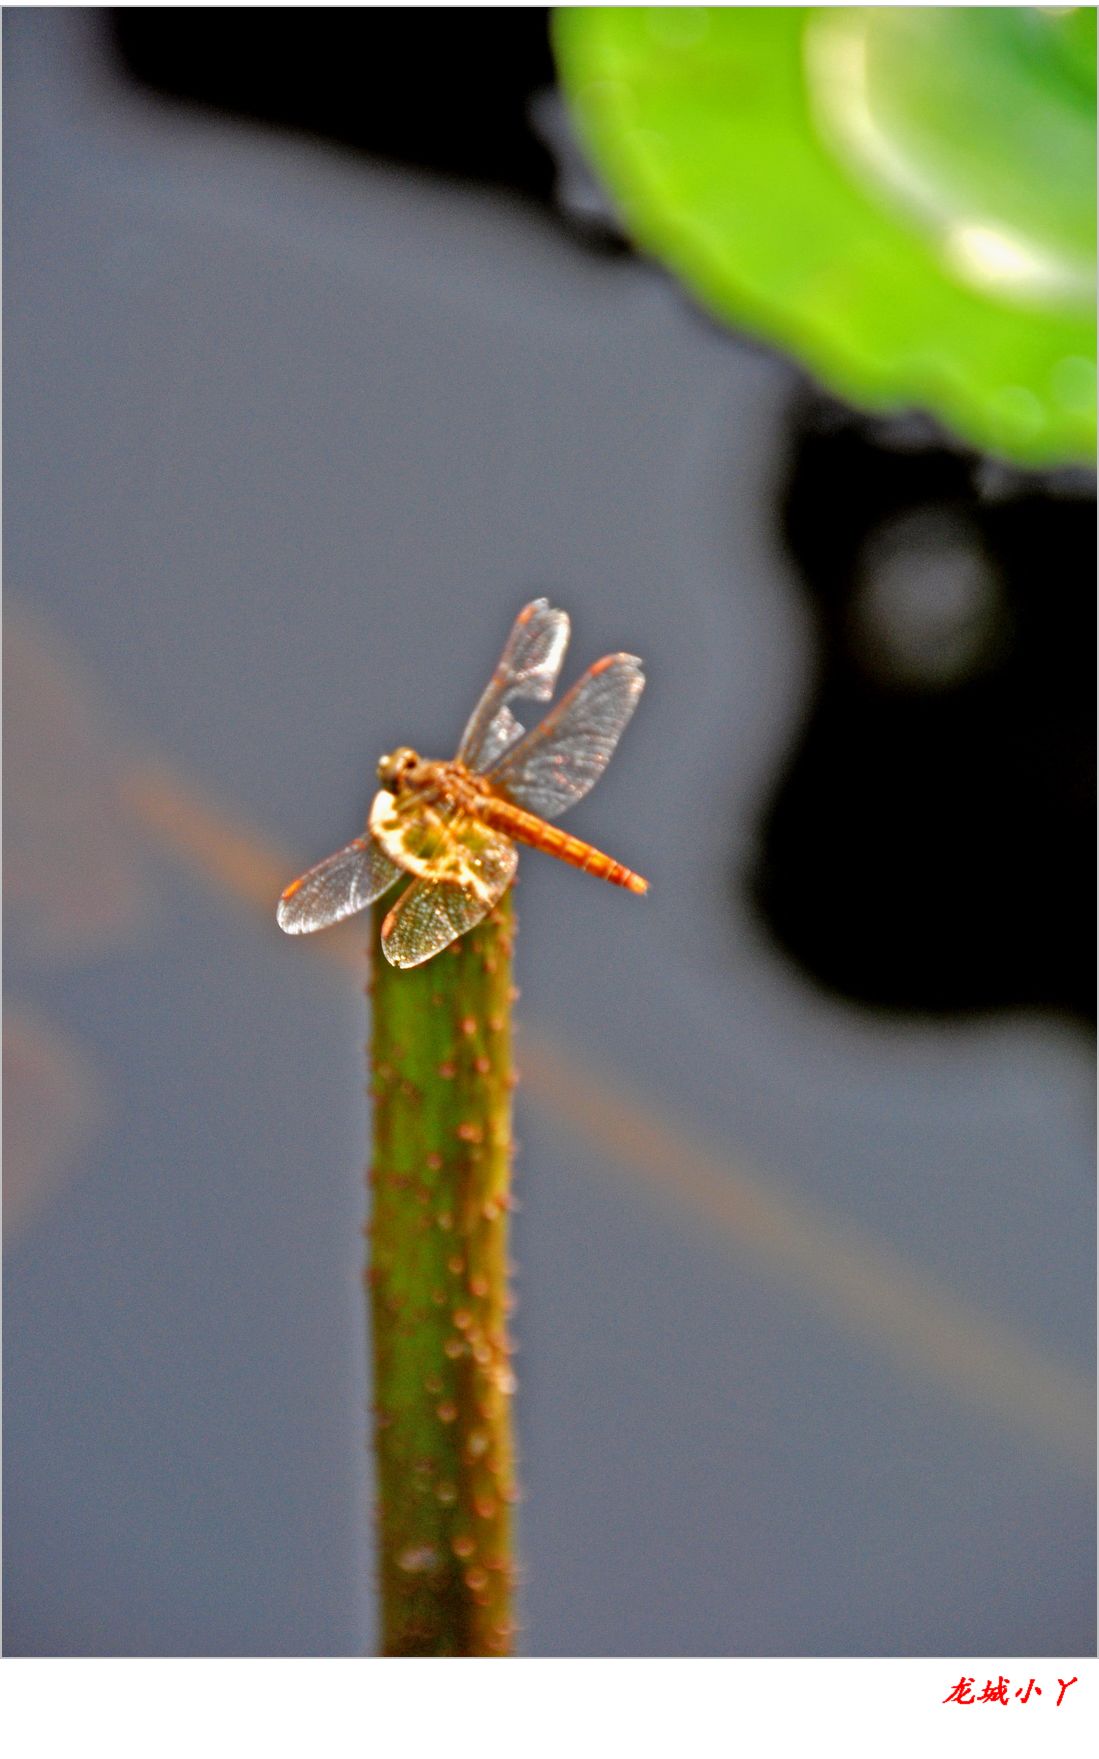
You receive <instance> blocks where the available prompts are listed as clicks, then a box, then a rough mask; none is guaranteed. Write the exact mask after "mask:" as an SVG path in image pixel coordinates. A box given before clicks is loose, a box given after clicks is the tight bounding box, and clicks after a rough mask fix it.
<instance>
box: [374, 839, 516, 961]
mask: <svg viewBox="0 0 1099 1759" xmlns="http://www.w3.org/2000/svg"><path fill="white" fill-rule="evenodd" d="M517 862H518V855H517V852H516V849H515V845H514V843H511V842H509V841H508V839H507V838H506V837H496V838H495V839H494V847H493V849H492V851H491V853H489V852H486V851H485V850H482V851H481V853H480V855H479V857H478V858H477V864H476V869H475V872H476V879H477V883H476V884H475V885H458V884H455V883H454V881H452V880H431V879H417V880H413V882H412V884H411V885H410V886H409V888H408V890H407V891H405V892H402V893H401V895H400V897H399V898H398V899H397V902H396V904H394V906H393V908H392V910H391V911H390V912H389V915H388V916H387V917H386V919H385V921H384V923H383V924H382V951H383V952H384V954H385V956H386V958H387V959H388V960H389V963H390V964H391V965H400V966H409V965H422V964H423V963H424V960H425V959H430V958H432V957H433V955H434V954H436V953H439V952H441V951H442V949H443V948H444V947H448V946H449V945H450V943H451V941H456V940H457V939H458V936H459V935H462V934H465V932H466V930H467V929H470V928H475V927H476V926H477V924H478V923H479V922H480V921H481V920H482V918H483V917H485V916H487V915H488V913H489V911H490V910H491V909H492V907H493V905H494V904H496V903H498V902H499V900H500V899H501V898H502V897H503V895H504V893H505V892H506V891H507V888H508V886H509V885H510V884H511V881H512V879H513V878H514V877H515V868H516V865H517Z"/></svg>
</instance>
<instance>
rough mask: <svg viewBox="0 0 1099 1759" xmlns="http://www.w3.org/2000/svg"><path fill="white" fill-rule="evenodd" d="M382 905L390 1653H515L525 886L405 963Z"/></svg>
mask: <svg viewBox="0 0 1099 1759" xmlns="http://www.w3.org/2000/svg"><path fill="white" fill-rule="evenodd" d="M386 908H387V906H386V903H385V901H382V902H381V903H379V904H378V905H376V906H375V910H374V932H373V935H372V944H373V952H372V959H373V967H372V981H371V992H372V996H373V1021H374V1025H373V1041H372V1047H371V1050H372V1092H373V1099H374V1158H373V1165H372V1168H371V1174H370V1182H371V1187H372V1192H373V1205H372V1218H371V1224H370V1237H371V1247H370V1263H369V1270H368V1283H369V1293H370V1308H371V1316H372V1322H373V1325H372V1330H373V1357H374V1438H375V1456H376V1463H377V1494H378V1550H379V1572H380V1585H381V1622H382V1636H381V1649H382V1653H383V1654H385V1655H506V1654H508V1653H509V1652H510V1650H511V1647H512V1637H513V1632H514V1625H513V1621H512V1612H511V1598H512V1585H513V1565H512V1557H511V1527H512V1522H511V1507H512V1503H513V1502H514V1500H515V1491H514V1476H513V1473H514V1467H513V1449H512V1439H511V1413H510V1403H511V1401H510V1394H511V1391H512V1387H513V1384H514V1382H513V1377H512V1372H511V1365H510V1350H509V1342H508V1331H507V1309H508V1304H509V1303H508V1292H507V1236H508V1207H509V1201H510V1196H509V1173H510V1162H511V1089H512V1084H513V1083H512V1074H511V1024H510V1021H511V999H512V994H513V992H512V989H511V942H512V930H513V912H512V900H511V893H510V891H509V892H508V893H507V894H506V895H505V897H504V898H503V900H502V901H501V903H500V904H499V905H498V906H497V908H496V909H495V910H494V911H493V912H492V914H491V915H490V916H489V917H488V918H486V920H485V921H484V922H483V923H481V924H480V926H479V927H477V928H475V929H472V930H471V931H470V932H469V933H468V934H466V935H463V936H462V937H461V938H460V939H459V940H457V941H455V942H454V943H453V945H452V946H450V947H448V948H447V949H446V951H445V952H442V953H439V954H437V955H436V957H435V958H433V959H429V960H428V961H427V963H426V964H424V965H421V966H418V967H415V968H414V969H412V970H408V971H399V970H395V969H394V968H393V967H392V966H390V965H389V964H388V963H387V961H386V959H385V956H384V954H383V953H382V951H381V946H380V929H381V923H382V920H383V918H384V916H385V913H386Z"/></svg>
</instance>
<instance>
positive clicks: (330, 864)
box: [277, 836, 401, 934]
mask: <svg viewBox="0 0 1099 1759" xmlns="http://www.w3.org/2000/svg"><path fill="white" fill-rule="evenodd" d="M400 871H401V870H400V868H399V867H398V866H397V864H396V862H393V861H390V859H389V857H388V856H387V855H386V854H385V853H384V852H383V850H381V849H380V848H379V847H378V845H377V843H375V841H374V839H373V837H369V836H367V837H356V838H355V841H354V842H353V843H348V844H347V846H346V848H344V849H337V851H336V853H335V855H330V856H329V857H328V859H327V860H326V861H321V862H319V863H318V864H317V866H316V867H311V868H310V869H309V872H308V873H303V874H302V876H301V878H300V879H296V880H294V882H293V883H292V884H291V885H289V886H287V888H286V890H285V892H284V893H283V894H282V897H281V898H280V899H279V907H278V913H277V914H278V924H279V927H280V928H282V929H285V930H286V933H287V934H312V932H313V930H314V929H316V928H327V927H328V926H329V924H330V923H333V922H342V920H343V918H344V917H345V916H354V914H355V912H356V911H357V910H365V908H366V906H367V905H368V904H372V903H373V902H374V900H375V898H380V897H381V895H382V893H383V892H385V891H388V889H389V887H390V886H391V885H392V884H393V882H394V880H395V879H397V878H398V876H399V874H400Z"/></svg>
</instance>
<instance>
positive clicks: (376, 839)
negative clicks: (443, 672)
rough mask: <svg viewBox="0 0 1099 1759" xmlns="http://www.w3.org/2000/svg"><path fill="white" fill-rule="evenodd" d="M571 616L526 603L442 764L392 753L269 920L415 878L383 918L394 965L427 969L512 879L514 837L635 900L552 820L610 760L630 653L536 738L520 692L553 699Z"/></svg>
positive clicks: (633, 702)
mask: <svg viewBox="0 0 1099 1759" xmlns="http://www.w3.org/2000/svg"><path fill="white" fill-rule="evenodd" d="M568 640H569V619H568V614H567V613H566V612H565V611H560V610H556V609H554V608H553V606H551V605H550V603H549V601H548V599H534V600H533V601H532V603H530V604H529V605H526V606H524V608H523V609H522V610H521V611H520V613H519V615H518V617H517V618H516V619H515V623H514V626H513V628H512V631H511V634H510V635H509V637H508V640H507V644H506V646H505V648H504V651H503V653H502V654H501V656H500V660H499V663H498V665H497V667H496V669H495V671H494V672H493V674H492V677H491V679H490V680H489V682H488V685H487V686H486V688H485V690H484V692H483V693H482V695H481V698H480V701H479V702H478V703H477V706H476V708H475V709H474V711H473V713H472V715H471V716H470V718H469V721H468V723H467V725H466V729H465V732H464V733H463V734H462V741H461V744H460V745H459V747H458V753H457V756H456V757H454V758H452V759H451V760H450V761H449V762H447V761H442V760H434V759H429V758H423V757H420V756H419V755H418V753H416V752H415V751H413V750H412V749H411V748H410V747H409V746H407V745H401V746H398V747H397V749H396V751H391V752H390V753H389V754H388V755H387V756H385V757H383V758H382V759H381V762H380V763H379V764H378V781H379V782H380V784H381V787H380V788H379V790H378V792H377V794H376V795H375V796H374V800H373V804H372V805H371V808H370V815H369V818H368V821H367V827H366V831H365V834H364V835H363V836H360V837H356V838H355V839H354V840H353V841H352V842H350V843H348V844H346V845H345V846H344V848H342V849H337V851H336V853H335V854H334V855H329V856H328V858H327V860H325V861H322V862H320V863H318V865H317V866H316V867H311V868H310V869H309V870H308V872H307V873H303V874H302V875H301V877H300V878H299V879H296V880H294V881H293V882H292V884H290V885H288V886H287V888H286V890H285V891H284V892H283V894H282V897H281V898H280V899H279V905H278V913H277V914H278V922H279V926H280V928H283V929H285V931H286V933H287V934H311V933H312V932H313V931H314V929H318V928H327V927H329V926H330V925H331V924H332V923H335V922H341V921H343V919H344V918H345V917H348V916H353V915H354V914H355V913H356V911H359V910H364V909H365V908H366V906H367V905H368V904H372V903H373V902H374V901H375V899H377V898H380V897H382V896H383V895H384V894H385V893H386V892H387V891H388V890H389V889H390V887H391V886H394V885H396V883H397V881H398V880H400V879H402V878H403V879H408V880H410V881H411V883H410V884H409V885H407V886H406V888H405V890H404V891H403V892H402V893H401V895H400V897H399V898H398V899H397V902H396V903H395V904H394V906H393V908H392V909H391V910H390V911H389V913H388V915H387V916H386V918H385V920H384V922H383V924H382V950H383V952H384V953H385V956H386V958H387V959H388V960H389V963H390V964H391V965H396V966H400V967H407V966H413V965H422V964H423V963H424V961H425V960H426V959H431V958H433V957H434V955H435V954H436V953H439V952H441V951H442V950H443V948H444V947H447V946H449V945H450V943H451V942H452V941H455V940H457V939H458V937H459V935H463V934H465V933H466V931H467V930H468V929H471V928H474V927H475V926H476V924H477V923H478V922H480V921H481V920H482V919H483V918H484V917H485V916H487V914H488V912H489V911H490V910H491V909H492V908H493V907H494V906H495V905H496V904H497V903H498V902H499V900H500V899H501V898H502V897H503V895H504V893H505V892H506V891H507V888H508V886H509V885H510V884H511V882H512V880H513V879H514V878H515V870H516V867H517V865H518V860H519V854H518V850H517V848H516V844H517V843H525V844H528V845H529V846H530V847H532V848H535V849H544V850H545V851H546V853H547V854H549V855H554V856H556V857H557V859H558V860H559V861H566V862H568V863H570V864H571V865H572V866H573V867H578V868H580V869H581V870H582V871H583V872H585V873H592V874H595V875H596V876H597V877H598V878H599V879H604V880H609V881H610V883H611V884H612V885H616V886H624V887H625V888H626V890H627V891H630V892H636V893H642V892H646V891H647V890H648V881H647V880H643V879H642V878H641V876H640V874H636V873H633V872H632V871H631V869H630V868H628V867H625V866H624V865H623V864H622V862H620V861H615V860H613V859H612V857H611V856H609V855H604V854H603V853H602V852H601V851H600V850H598V849H594V848H592V846H591V844H590V843H584V842H582V841H581V840H580V838H579V837H571V836H569V835H568V833H567V832H565V831H561V830H559V829H558V828H557V826H556V825H553V824H550V823H549V822H548V821H549V820H550V819H554V818H556V817H558V815H559V814H560V813H562V812H565V811H566V810H567V808H568V807H570V806H573V805H575V803H576V802H577V801H578V800H582V799H583V797H584V795H585V794H587V792H588V791H589V789H590V788H592V787H594V785H595V783H596V782H597V781H598V780H599V778H600V776H601V775H602V774H603V771H604V770H605V769H606V767H607V764H608V763H609V761H610V758H611V754H612V752H613V751H614V748H615V746H616V745H617V744H618V741H619V738H620V737H621V735H622V731H623V728H624V727H625V726H626V723H627V722H628V721H629V719H630V716H631V715H632V714H633V711H634V709H635V708H636V707H637V702H638V698H639V697H640V695H641V692H642V690H643V689H644V686H645V679H644V676H643V674H642V670H641V661H640V660H639V659H638V658H637V657H636V655H634V654H607V655H605V656H604V658H603V659H601V660H597V661H596V662H595V664H594V666H591V667H590V668H589V670H588V671H587V672H585V674H584V676H583V677H582V678H581V679H579V681H578V682H577V683H576V684H574V685H573V686H572V689H571V690H569V691H567V692H566V694H565V695H564V696H563V697H562V698H561V700H560V701H559V702H558V703H557V705H556V707H555V708H553V709H552V710H551V711H550V712H549V714H547V715H546V716H545V718H544V720H542V721H541V722H539V724H538V725H537V726H536V727H534V728H533V729H532V731H531V732H529V733H528V732H525V730H524V728H523V727H522V725H521V724H520V722H519V720H518V719H517V717H516V715H515V713H514V712H513V710H512V707H511V704H512V702H513V701H514V700H515V699H516V698H520V699H523V700H526V701H531V702H549V701H550V699H551V698H552V696H553V693H554V691H555V689H556V687H557V679H558V675H559V673H560V670H561V663H562V661H563V659H564V657H565V649H566V647H567V646H568Z"/></svg>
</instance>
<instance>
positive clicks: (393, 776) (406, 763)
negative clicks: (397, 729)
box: [378, 745, 420, 794]
mask: <svg viewBox="0 0 1099 1759" xmlns="http://www.w3.org/2000/svg"><path fill="white" fill-rule="evenodd" d="M419 764H420V759H419V756H418V754H417V753H416V752H415V751H413V750H412V747H411V746H409V745H398V747H397V749H396V751H391V752H390V753H389V756H388V757H383V758H382V760H381V762H380V763H379V765H378V780H379V782H380V783H381V785H382V787H383V788H388V790H389V792H390V793H391V794H398V793H400V790H401V786H402V784H403V783H405V782H406V781H407V780H408V778H409V776H410V775H411V774H412V771H413V770H415V769H418V768H419Z"/></svg>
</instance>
